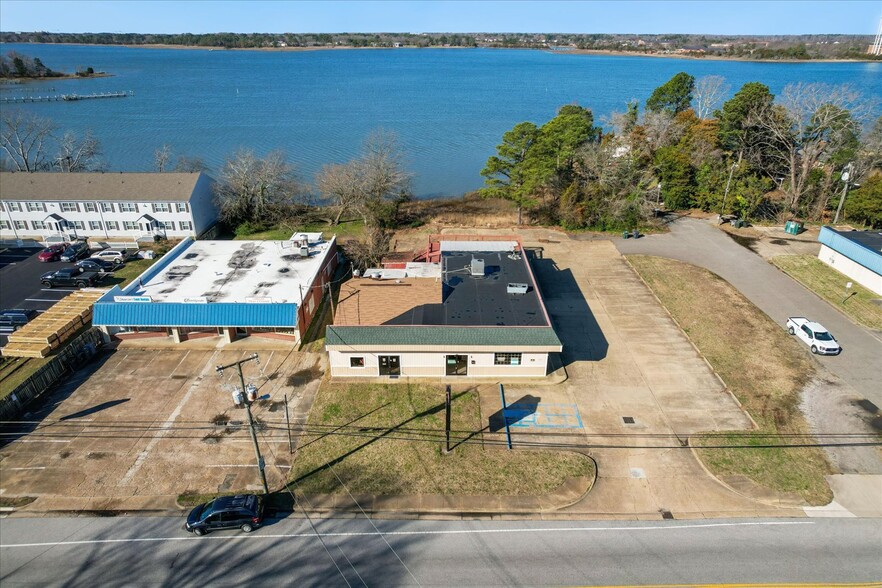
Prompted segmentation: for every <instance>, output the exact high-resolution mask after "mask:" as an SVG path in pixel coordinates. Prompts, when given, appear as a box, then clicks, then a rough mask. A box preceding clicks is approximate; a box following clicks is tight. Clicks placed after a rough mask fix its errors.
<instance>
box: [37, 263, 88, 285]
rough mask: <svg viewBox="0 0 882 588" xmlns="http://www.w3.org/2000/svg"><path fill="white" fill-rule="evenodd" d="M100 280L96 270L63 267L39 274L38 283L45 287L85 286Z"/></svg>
mask: <svg viewBox="0 0 882 588" xmlns="http://www.w3.org/2000/svg"><path fill="white" fill-rule="evenodd" d="M100 281H101V276H100V275H99V274H98V272H87V271H85V270H84V269H83V268H81V267H77V266H73V267H64V268H61V269H60V270H56V271H54V272H47V273H45V274H43V275H42V276H40V283H41V284H43V285H44V286H46V287H47V288H54V287H55V286H76V287H77V288H85V287H86V286H95V285H96V284H98V282H100Z"/></svg>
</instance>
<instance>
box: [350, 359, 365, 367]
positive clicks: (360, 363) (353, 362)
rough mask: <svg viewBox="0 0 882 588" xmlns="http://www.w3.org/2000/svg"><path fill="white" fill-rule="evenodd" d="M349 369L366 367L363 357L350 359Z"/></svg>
mask: <svg viewBox="0 0 882 588" xmlns="http://www.w3.org/2000/svg"><path fill="white" fill-rule="evenodd" d="M349 367H354V368H363V367H364V358H363V357H350V358H349Z"/></svg>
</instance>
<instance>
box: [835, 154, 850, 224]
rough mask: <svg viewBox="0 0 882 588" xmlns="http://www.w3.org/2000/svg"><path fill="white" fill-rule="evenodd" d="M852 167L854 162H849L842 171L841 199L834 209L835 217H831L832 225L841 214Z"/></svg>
mask: <svg viewBox="0 0 882 588" xmlns="http://www.w3.org/2000/svg"><path fill="white" fill-rule="evenodd" d="M853 167H854V162H853V161H849V162H848V165H846V166H845V169H844V170H842V182H843V183H844V184H845V186H843V187H842V197H841V198H839V206H837V207H836V216H834V217H833V224H834V225H835V224H836V223H838V222H839V213H840V212H842V205H843V204H845V197H846V196H848V181H849V180H850V179H851V170H852V168H853Z"/></svg>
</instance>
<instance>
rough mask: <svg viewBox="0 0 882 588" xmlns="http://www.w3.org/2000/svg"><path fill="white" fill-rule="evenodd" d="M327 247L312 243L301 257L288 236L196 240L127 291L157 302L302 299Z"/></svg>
mask: <svg viewBox="0 0 882 588" xmlns="http://www.w3.org/2000/svg"><path fill="white" fill-rule="evenodd" d="M330 246H331V243H330V242H322V243H318V244H316V245H310V247H309V257H306V258H304V257H301V255H300V248H299V247H295V246H294V243H293V242H291V241H195V242H194V243H193V244H192V245H191V246H190V247H188V248H187V249H185V250H183V251H182V252H181V253H180V254H179V255H178V257H177V258H176V259H175V260H173V261H172V262H171V263H170V264H169V265H168V267H166V268H164V269H163V270H162V271H161V272H159V273H158V274H156V275H155V276H153V278H151V279H150V280H149V281H147V282H144V283H141V284H140V285H136V286H135V289H134V290H133V291H132V292H127V294H130V295H133V296H149V297H150V298H151V299H152V300H153V301H155V302H195V303H198V302H276V303H285V302H289V303H290V302H293V303H297V304H301V302H302V298H301V289H302V293H303V295H304V296H305V295H306V293H307V288H309V287H310V285H311V284H312V283H313V281H314V280H315V277H316V274H317V273H318V271H319V270H320V269H321V267H322V264H323V262H324V260H325V258H326V257H327V253H328V249H329V248H330Z"/></svg>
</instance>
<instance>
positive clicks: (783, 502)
mask: <svg viewBox="0 0 882 588" xmlns="http://www.w3.org/2000/svg"><path fill="white" fill-rule="evenodd" d="M696 449H697V448H696V447H695V446H693V445H692V444H691V443H690V444H689V450H690V451H691V452H692V456H693V457H694V458H695V461H697V462H698V465H700V466H701V469H702V470H704V473H705V474H707V475H708V476H709V477H710V478H711V479H712V480H713V481H714V482H716V483H717V484H719V485H720V486H722V487H723V488H725V489H726V490H728V491H729V492H732V493H733V494H736V495H738V496H740V497H742V498H746V499H747V500H752V501H753V502H756V503H758V504H762V505H765V506H771V507H774V508H798V509H802V508H805V507H807V506H811V505H810V504H809V503H807V502H806V501H804V500H800V501H799V502H797V501H796V500H793V499H789V498H782V499H779V500H778V501H777V502H769V501H767V500H762V499H760V498H756V497H755V496H749V495H747V494H744V493H743V492H739V491H738V490H736V489H735V488H733V487H732V486H730V485H729V484H727V483H726V482H724V481H723V480H721V479H719V478H718V477H717V476H716V474H714V473H713V472H712V471H710V469H708V467H707V466H706V465H705V464H704V462H703V461H702V460H701V457H699V456H698V452H697V451H696Z"/></svg>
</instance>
